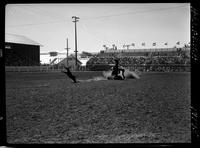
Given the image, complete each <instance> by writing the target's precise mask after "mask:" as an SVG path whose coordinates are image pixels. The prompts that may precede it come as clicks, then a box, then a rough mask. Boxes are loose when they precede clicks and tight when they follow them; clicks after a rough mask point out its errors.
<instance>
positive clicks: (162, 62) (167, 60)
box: [87, 53, 190, 71]
mask: <svg viewBox="0 0 200 148" xmlns="http://www.w3.org/2000/svg"><path fill="white" fill-rule="evenodd" d="M114 59H115V57H112V56H100V55H99V56H96V57H93V58H91V59H90V60H89V61H88V62H87V67H88V68H89V69H90V68H91V67H94V65H96V66H98V65H99V66H100V65H109V64H114ZM118 59H119V63H120V65H121V66H123V67H127V68H129V69H132V70H135V69H139V70H142V71H188V70H189V69H188V68H189V65H190V57H189V56H188V55H186V54H184V53H181V54H178V56H159V55H158V56H120V57H118Z"/></svg>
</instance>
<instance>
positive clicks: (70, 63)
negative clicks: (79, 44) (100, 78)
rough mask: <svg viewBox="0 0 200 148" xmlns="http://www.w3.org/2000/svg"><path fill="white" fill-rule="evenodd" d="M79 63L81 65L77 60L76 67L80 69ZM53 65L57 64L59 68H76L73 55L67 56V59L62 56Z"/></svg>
mask: <svg viewBox="0 0 200 148" xmlns="http://www.w3.org/2000/svg"><path fill="white" fill-rule="evenodd" d="M81 65H82V62H81V61H79V60H77V68H78V69H80V67H81ZM55 66H58V67H59V68H62V67H67V66H70V67H71V69H72V70H75V69H76V58H75V57H73V56H70V57H68V60H67V58H64V59H63V60H61V61H60V62H59V63H58V64H56V65H55Z"/></svg>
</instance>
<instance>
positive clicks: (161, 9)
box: [83, 5, 185, 20]
mask: <svg viewBox="0 0 200 148" xmlns="http://www.w3.org/2000/svg"><path fill="white" fill-rule="evenodd" d="M183 7H185V5H184V6H177V7H168V8H159V9H152V10H145V11H133V12H126V13H119V14H113V15H105V16H99V17H91V18H83V20H93V19H101V18H106V17H117V16H121V15H129V14H140V13H147V12H153V11H165V10H169V9H175V8H183Z"/></svg>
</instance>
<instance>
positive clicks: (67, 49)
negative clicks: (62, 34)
mask: <svg viewBox="0 0 200 148" xmlns="http://www.w3.org/2000/svg"><path fill="white" fill-rule="evenodd" d="M65 49H66V50H67V66H68V51H69V49H70V48H69V47H68V38H67V48H65Z"/></svg>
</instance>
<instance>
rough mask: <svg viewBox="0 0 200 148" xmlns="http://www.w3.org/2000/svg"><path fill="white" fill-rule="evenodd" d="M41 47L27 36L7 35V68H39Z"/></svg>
mask: <svg viewBox="0 0 200 148" xmlns="http://www.w3.org/2000/svg"><path fill="white" fill-rule="evenodd" d="M40 46H42V45H41V44H39V43H37V42H35V41H33V40H31V39H29V38H27V37H25V36H22V35H15V34H5V52H4V53H5V66H39V65H40Z"/></svg>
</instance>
